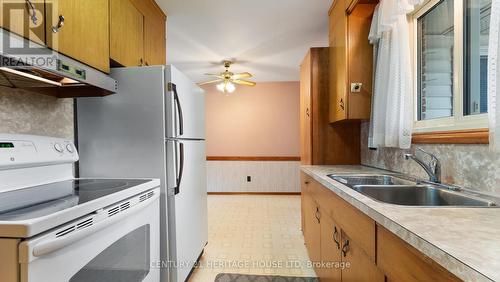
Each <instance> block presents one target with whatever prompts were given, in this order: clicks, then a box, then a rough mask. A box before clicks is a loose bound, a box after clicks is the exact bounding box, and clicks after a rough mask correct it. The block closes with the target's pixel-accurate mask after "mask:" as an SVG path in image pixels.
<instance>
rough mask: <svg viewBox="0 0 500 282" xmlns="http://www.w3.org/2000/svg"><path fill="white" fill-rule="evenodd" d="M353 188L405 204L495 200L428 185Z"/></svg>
mask: <svg viewBox="0 0 500 282" xmlns="http://www.w3.org/2000/svg"><path fill="white" fill-rule="evenodd" d="M352 189H354V190H356V191H358V192H359V193H361V194H364V195H366V196H368V197H370V198H372V199H375V200H377V201H380V202H384V203H389V204H396V205H405V206H460V207H491V206H495V203H494V202H491V201H488V200H485V199H480V198H476V197H470V196H467V195H464V194H462V193H460V192H454V191H449V190H445V189H442V188H436V187H432V186H427V185H415V186H407V185H390V186H384V185H357V186H354V187H352Z"/></svg>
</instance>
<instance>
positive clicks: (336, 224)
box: [301, 173, 461, 282]
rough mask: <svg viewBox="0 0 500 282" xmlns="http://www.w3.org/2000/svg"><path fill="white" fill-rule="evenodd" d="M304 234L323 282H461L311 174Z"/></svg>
mask: <svg viewBox="0 0 500 282" xmlns="http://www.w3.org/2000/svg"><path fill="white" fill-rule="evenodd" d="M301 191H302V196H301V197H302V230H303V233H304V239H305V243H306V247H307V250H308V253H309V257H310V259H311V261H312V262H314V263H315V264H314V265H315V270H316V274H317V275H318V277H319V279H320V281H321V282H334V281H349V282H350V281H352V282H363V281H369V282H384V281H415V282H416V281H461V280H460V279H458V278H457V277H456V276H454V275H453V274H452V273H450V272H449V271H447V270H446V269H444V268H443V267H441V266H440V265H439V264H438V263H436V262H435V261H433V260H432V259H430V258H428V257H426V256H425V255H424V254H422V253H420V252H419V251H418V250H416V249H415V248H413V247H412V246H410V245H409V244H408V243H406V242H404V241H403V240H402V239H400V238H399V237H397V236H396V235H394V234H393V233H392V232H390V231H389V230H387V229H385V228H383V227H382V226H380V225H377V223H376V222H375V221H374V220H372V219H371V218H370V217H368V216H367V215H365V214H364V213H362V212H361V211H359V210H358V209H357V208H355V207H353V206H352V205H350V204H349V203H348V202H346V201H344V200H343V199H342V198H340V197H339V196H337V195H336V194H335V193H334V192H332V191H331V190H329V189H328V188H326V187H324V186H322V185H321V184H320V183H319V182H317V181H315V180H314V179H312V178H311V177H309V176H308V175H307V174H305V173H302V174H301Z"/></svg>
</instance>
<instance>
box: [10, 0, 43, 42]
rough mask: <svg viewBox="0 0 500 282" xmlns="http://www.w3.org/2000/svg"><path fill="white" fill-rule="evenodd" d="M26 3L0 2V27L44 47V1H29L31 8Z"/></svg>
mask: <svg viewBox="0 0 500 282" xmlns="http://www.w3.org/2000/svg"><path fill="white" fill-rule="evenodd" d="M27 3H28V2H26V0H0V7H1V9H0V11H1V13H0V27H2V28H4V29H7V30H9V31H11V32H13V33H16V34H18V35H21V36H22V37H24V38H28V39H30V40H31V41H33V42H36V43H39V44H42V45H45V14H44V12H45V7H44V0H31V1H30V3H32V4H33V7H31V6H30V5H28V4H27ZM33 13H34V14H35V17H36V20H35V21H33V19H32V15H33Z"/></svg>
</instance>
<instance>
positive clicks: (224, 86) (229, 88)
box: [217, 81, 236, 93]
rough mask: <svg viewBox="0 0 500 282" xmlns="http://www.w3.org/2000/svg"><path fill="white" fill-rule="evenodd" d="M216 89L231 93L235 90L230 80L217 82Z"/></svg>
mask: <svg viewBox="0 0 500 282" xmlns="http://www.w3.org/2000/svg"><path fill="white" fill-rule="evenodd" d="M217 90H219V91H220V92H224V93H233V92H234V91H235V90H236V86H234V84H233V83H232V82H230V81H228V82H222V83H219V84H217Z"/></svg>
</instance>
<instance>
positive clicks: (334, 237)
mask: <svg viewBox="0 0 500 282" xmlns="http://www.w3.org/2000/svg"><path fill="white" fill-rule="evenodd" d="M333 230H334V231H333V241H334V242H335V244H337V249H338V250H340V242H339V240H338V236H339V231H338V230H337V226H334V227H333Z"/></svg>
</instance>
